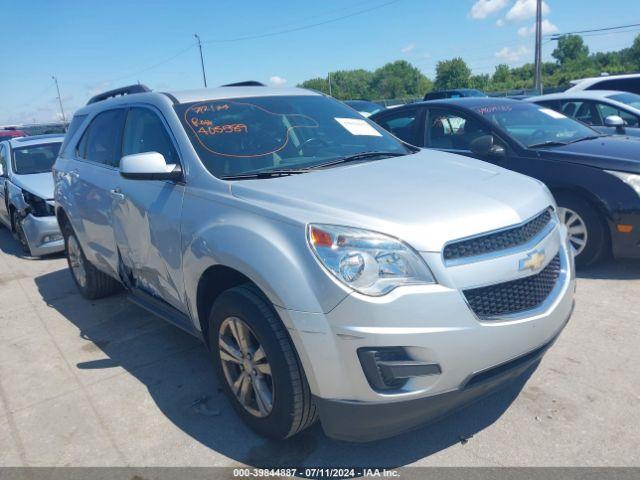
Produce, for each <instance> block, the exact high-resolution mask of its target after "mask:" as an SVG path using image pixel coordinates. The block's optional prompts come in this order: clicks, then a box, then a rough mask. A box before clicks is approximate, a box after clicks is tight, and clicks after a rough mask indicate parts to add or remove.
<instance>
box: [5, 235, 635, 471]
mask: <svg viewBox="0 0 640 480" xmlns="http://www.w3.org/2000/svg"><path fill="white" fill-rule="evenodd" d="M579 276H580V280H579V283H578V293H577V299H576V301H577V305H576V310H575V313H574V316H573V318H572V320H571V322H570V323H569V325H568V326H567V328H566V329H565V331H564V332H563V334H562V335H561V337H560V339H559V340H558V342H557V343H556V344H555V346H554V347H553V348H552V349H551V351H550V352H549V353H548V354H547V355H546V356H545V358H544V359H543V361H542V363H541V364H540V366H539V367H538V369H537V370H536V371H535V372H533V373H532V374H531V375H530V376H528V378H523V379H522V381H521V382H519V383H518V384H517V385H514V386H513V387H511V388H509V389H508V390H504V391H501V392H499V393H497V394H495V395H493V396H492V397H489V398H488V399H486V400H483V401H482V402H480V403H478V404H475V405H474V406H472V407H470V408H468V409H466V410H464V411H461V412H459V413H457V414H454V415H452V416H450V417H449V418H447V419H445V420H443V421H441V422H439V423H437V424H434V425H430V426H427V427H424V428H422V429H420V430H417V431H415V432H412V433H409V434H405V435H402V436H400V437H396V438H393V439H390V440H386V441H382V442H376V443H372V444H366V445H354V444H346V443H341V442H335V441H332V440H330V439H328V438H326V437H325V436H324V434H323V433H322V430H321V428H320V427H319V426H318V425H316V426H315V427H314V428H312V429H311V430H310V431H307V432H305V433H303V434H302V435H301V436H299V437H296V438H295V439H293V440H290V441H287V442H284V443H272V442H269V441H265V440H264V439H262V438H260V437H258V436H256V435H254V434H253V433H252V432H251V431H250V430H249V429H248V428H246V427H245V426H244V425H243V424H242V423H241V422H240V421H239V420H238V419H237V417H236V416H235V415H234V414H233V412H232V409H231V406H230V405H229V404H228V403H227V401H226V400H225V398H224V396H223V394H222V393H221V392H219V391H218V388H217V385H216V381H215V379H214V377H213V370H212V368H211V367H210V365H209V362H208V357H207V352H206V350H205V348H204V347H203V346H202V345H201V344H200V343H199V342H198V341H196V340H195V339H193V338H192V337H190V336H188V335H187V334H185V333H183V332H182V331H180V330H178V329H177V328H174V327H172V326H170V325H168V324H165V323H164V322H163V321H162V320H159V319H156V318H155V317H153V316H151V315H149V314H148V313H146V312H144V311H143V310H141V309H139V308H138V307H136V306H134V305H133V304H131V303H129V302H128V301H127V299H126V297H125V296H124V295H119V296H116V297H113V298H109V299H105V300H99V301H94V302H89V301H87V300H84V299H82V298H81V297H80V295H79V294H78V293H77V291H76V289H75V286H74V284H73V282H72V279H71V276H70V274H69V273H68V271H67V269H66V261H65V260H64V258H63V257H61V256H55V257H49V258H46V259H28V258H23V257H22V256H21V255H20V254H19V252H18V247H17V243H16V242H15V241H14V240H13V238H12V237H11V236H10V234H9V233H8V231H7V230H6V229H1V228H0V466H21V465H28V466H62V465H65V466H125V465H132V466H142V465H148V466H174V465H175V466H178V465H179V466H239V465H249V466H292V465H293V466H302V465H307V466H338V465H342V466H345V465H359V466H384V467H398V466H405V465H422V466H426V465H438V466H500V465H509V466H548V465H553V466H640V454H639V453H638V445H640V429H639V428H638V426H639V425H640V369H639V368H638V365H639V364H640V348H639V347H640V327H639V322H640V262H632V261H624V262H609V263H606V264H604V265H601V266H598V267H596V268H592V269H589V270H587V271H583V272H581V273H580V275H579Z"/></svg>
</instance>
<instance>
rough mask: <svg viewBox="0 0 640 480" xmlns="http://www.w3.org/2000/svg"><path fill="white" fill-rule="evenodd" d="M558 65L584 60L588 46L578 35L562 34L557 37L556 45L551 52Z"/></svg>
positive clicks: (587, 52)
mask: <svg viewBox="0 0 640 480" xmlns="http://www.w3.org/2000/svg"><path fill="white" fill-rule="evenodd" d="M551 56H553V58H555V59H556V60H557V61H558V63H559V64H560V65H566V64H567V63H570V62H577V61H582V60H586V59H587V57H588V56H589V47H587V46H586V45H585V44H584V40H582V37H581V36H579V35H563V36H562V37H560V38H559V39H558V46H557V47H556V48H555V50H554V51H553V53H552V54H551Z"/></svg>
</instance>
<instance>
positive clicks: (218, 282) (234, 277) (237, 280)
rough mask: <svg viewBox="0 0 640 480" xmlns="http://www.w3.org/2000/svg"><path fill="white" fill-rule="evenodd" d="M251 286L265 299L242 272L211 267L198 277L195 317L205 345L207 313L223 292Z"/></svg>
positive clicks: (228, 268)
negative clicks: (244, 285) (236, 287)
mask: <svg viewBox="0 0 640 480" xmlns="http://www.w3.org/2000/svg"><path fill="white" fill-rule="evenodd" d="M247 283H248V284H251V285H253V286H254V287H255V288H257V289H258V291H259V292H260V293H261V294H262V295H263V296H264V297H265V298H267V296H266V295H265V294H264V292H263V291H262V289H260V287H259V286H258V285H257V284H256V283H255V282H254V281H252V280H251V279H250V278H249V277H247V276H246V275H245V274H243V273H242V272H240V271H238V270H236V269H234V268H231V267H227V266H225V265H211V266H210V267H208V268H207V269H206V270H205V271H204V272H203V273H202V275H201V276H200V279H199V280H198V286H197V288H196V308H197V312H196V316H197V320H198V324H199V326H200V331H201V332H202V337H203V338H204V341H205V343H207V344H208V342H209V332H208V330H209V313H210V312H211V307H213V304H214V303H215V301H216V300H217V299H218V297H219V296H220V294H222V293H223V292H224V291H226V290H228V289H230V288H233V287H235V286H238V285H243V284H247Z"/></svg>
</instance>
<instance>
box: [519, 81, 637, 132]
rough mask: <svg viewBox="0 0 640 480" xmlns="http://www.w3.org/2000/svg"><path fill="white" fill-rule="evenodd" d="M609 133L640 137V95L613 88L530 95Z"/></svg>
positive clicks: (540, 103)
mask: <svg viewBox="0 0 640 480" xmlns="http://www.w3.org/2000/svg"><path fill="white" fill-rule="evenodd" d="M527 101H528V102H533V103H537V104H538V105H542V106H544V107H549V108H552V109H553V110H556V111H558V112H560V113H562V114H564V115H566V116H568V117H571V118H575V119H576V120H579V121H581V122H582V123H586V124H587V125H589V126H591V127H592V128H593V129H595V130H597V131H599V132H601V133H608V134H611V135H613V134H619V135H629V136H633V137H640V95H637V94H635V93H629V92H617V91H612V90H576V91H574V90H569V91H566V92H562V93H551V94H548V95H540V96H537V97H531V98H527Z"/></svg>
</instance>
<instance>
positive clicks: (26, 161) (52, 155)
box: [13, 142, 62, 175]
mask: <svg viewBox="0 0 640 480" xmlns="http://www.w3.org/2000/svg"><path fill="white" fill-rule="evenodd" d="M60 145H62V144H61V143H60V142H56V143H47V144H46V145H32V146H30V147H22V148H15V149H14V150H13V172H14V173H15V174H16V175H30V174H33V173H45V172H50V171H51V167H53V164H54V162H55V161H56V157H57V156H58V152H59V151H60Z"/></svg>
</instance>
